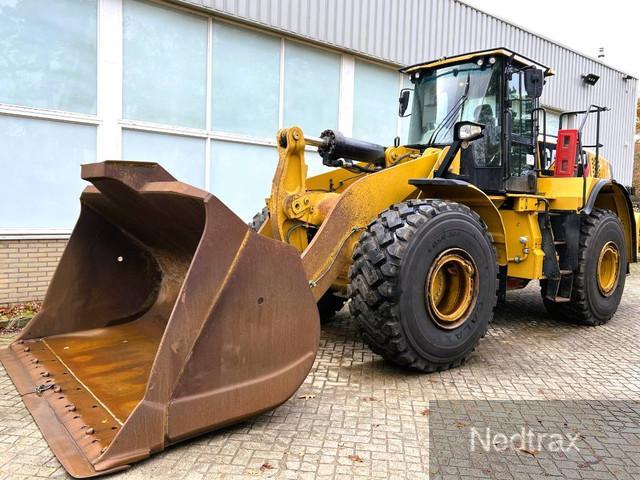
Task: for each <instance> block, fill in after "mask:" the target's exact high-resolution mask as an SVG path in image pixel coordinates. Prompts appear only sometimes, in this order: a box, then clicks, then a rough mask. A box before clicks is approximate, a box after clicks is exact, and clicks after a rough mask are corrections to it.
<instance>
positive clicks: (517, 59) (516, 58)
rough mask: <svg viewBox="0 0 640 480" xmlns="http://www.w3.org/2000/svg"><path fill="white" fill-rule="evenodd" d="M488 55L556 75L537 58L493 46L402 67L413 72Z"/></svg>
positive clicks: (547, 75) (405, 70) (405, 71)
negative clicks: (532, 58) (488, 48)
mask: <svg viewBox="0 0 640 480" xmlns="http://www.w3.org/2000/svg"><path fill="white" fill-rule="evenodd" d="M487 55H496V56H502V57H507V58H511V59H512V61H513V62H514V63H516V64H518V65H521V66H523V67H535V68H539V69H541V70H543V71H544V76H545V77H549V76H551V75H555V72H554V71H553V70H552V69H551V68H549V67H547V66H545V65H542V64H541V63H538V62H536V61H535V60H531V59H530V58H527V57H525V56H524V55H520V54H519V53H516V52H514V51H512V50H509V49H508V48H503V47H501V48H493V49H490V50H479V51H477V52H470V53H463V54H460V55H454V56H451V57H442V58H439V59H437V60H431V61H429V62H422V63H416V64H415V65H410V66H408V67H404V68H402V69H400V72H402V73H412V72H416V71H418V70H424V69H426V68H435V67H441V66H444V65H455V64H456V63H462V62H467V61H469V60H473V59H475V58H478V57H486V56H487Z"/></svg>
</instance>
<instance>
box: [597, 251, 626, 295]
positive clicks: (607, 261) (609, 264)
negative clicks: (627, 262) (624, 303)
mask: <svg viewBox="0 0 640 480" xmlns="http://www.w3.org/2000/svg"><path fill="white" fill-rule="evenodd" d="M619 273H620V252H619V251H618V246H617V245H616V244H615V243H614V242H607V243H605V245H604V246H603V247H602V250H601V251H600V256H599V258H598V268H597V271H596V277H597V280H598V288H599V289H600V293H602V294H603V295H604V296H605V297H608V296H609V295H611V294H612V293H613V292H614V291H615V289H616V287H617V286H618V275H619Z"/></svg>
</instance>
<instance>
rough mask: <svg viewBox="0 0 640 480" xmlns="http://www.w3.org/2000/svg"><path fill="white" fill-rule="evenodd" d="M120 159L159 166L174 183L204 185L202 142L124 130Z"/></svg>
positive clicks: (178, 136) (201, 139)
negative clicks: (173, 178)
mask: <svg viewBox="0 0 640 480" xmlns="http://www.w3.org/2000/svg"><path fill="white" fill-rule="evenodd" d="M122 158H123V159H124V160H138V161H147V162H156V163H159V164H160V165H161V166H162V168H164V169H165V170H167V171H168V172H169V173H170V174H171V175H173V176H174V177H175V178H176V179H177V180H180V181H181V182H185V183H188V184H191V185H193V186H195V187H200V188H204V186H205V139H204V138H193V137H186V136H183V135H168V134H164V133H153V132H143V131H139V130H123V132H122Z"/></svg>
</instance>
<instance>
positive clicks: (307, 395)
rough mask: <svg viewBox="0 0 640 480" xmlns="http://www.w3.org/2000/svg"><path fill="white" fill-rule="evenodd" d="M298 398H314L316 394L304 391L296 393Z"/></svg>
mask: <svg viewBox="0 0 640 480" xmlns="http://www.w3.org/2000/svg"><path fill="white" fill-rule="evenodd" d="M298 398H302V399H303V400H309V399H310V398H316V396H315V395H313V394H311V393H305V394H304V395H298Z"/></svg>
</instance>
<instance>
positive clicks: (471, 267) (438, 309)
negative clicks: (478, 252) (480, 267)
mask: <svg viewBox="0 0 640 480" xmlns="http://www.w3.org/2000/svg"><path fill="white" fill-rule="evenodd" d="M477 288H478V271H477V269H476V266H475V263H474V262H473V259H472V258H471V257H470V256H469V254H468V253H467V252H465V251H464V250H462V249H459V248H452V249H449V250H445V251H444V252H442V253H441V254H440V255H438V257H437V258H436V259H435V261H434V262H433V264H432V266H431V268H430V269H429V273H428V274H427V280H426V284H425V297H426V298H425V303H426V306H427V309H428V310H429V312H430V313H431V318H432V319H433V320H434V321H435V323H436V324H437V325H438V326H440V327H442V328H446V329H453V328H457V327H458V326H460V325H462V324H463V323H464V322H465V321H466V320H467V318H468V316H469V312H470V311H471V310H472V307H473V305H475V302H476V297H477Z"/></svg>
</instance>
